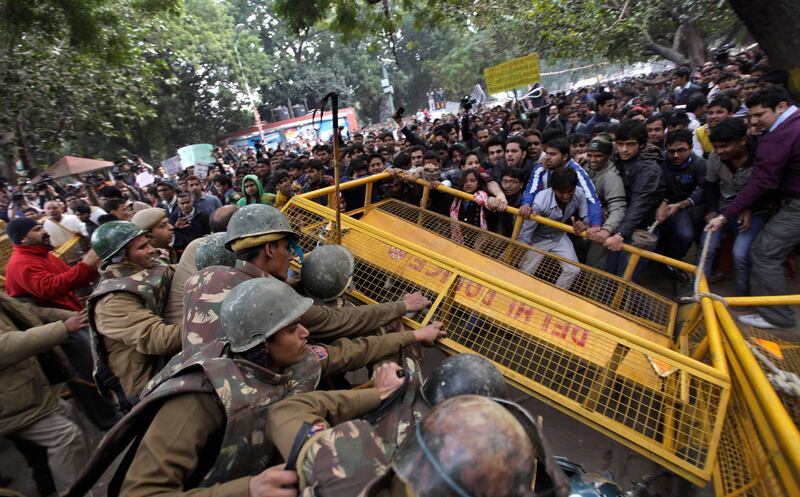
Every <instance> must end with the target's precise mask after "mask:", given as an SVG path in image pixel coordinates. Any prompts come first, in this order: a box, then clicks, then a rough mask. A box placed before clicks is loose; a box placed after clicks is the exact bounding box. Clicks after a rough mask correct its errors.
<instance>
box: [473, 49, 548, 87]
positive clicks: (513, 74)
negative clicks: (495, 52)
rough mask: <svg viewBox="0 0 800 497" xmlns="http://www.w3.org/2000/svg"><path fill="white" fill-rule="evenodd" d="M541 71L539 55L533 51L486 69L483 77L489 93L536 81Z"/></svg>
mask: <svg viewBox="0 0 800 497" xmlns="http://www.w3.org/2000/svg"><path fill="white" fill-rule="evenodd" d="M541 72H542V69H541V67H540V66H539V56H538V55H536V54H535V53H532V54H530V55H526V56H524V57H519V58H517V59H511V60H509V61H506V62H503V63H502V64H498V65H496V66H492V67H488V68H486V69H484V70H483V79H484V80H486V91H487V93H490V94H491V93H500V92H503V91H509V90H513V89H515V88H522V87H524V86H528V85H530V84H533V83H536V82H537V81H539V77H540V74H541Z"/></svg>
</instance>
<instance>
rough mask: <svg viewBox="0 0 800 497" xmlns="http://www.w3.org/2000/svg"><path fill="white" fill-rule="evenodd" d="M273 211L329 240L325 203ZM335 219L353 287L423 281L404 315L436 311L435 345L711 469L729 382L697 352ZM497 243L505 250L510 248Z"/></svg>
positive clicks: (644, 443) (388, 296)
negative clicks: (677, 350) (554, 305)
mask: <svg viewBox="0 0 800 497" xmlns="http://www.w3.org/2000/svg"><path fill="white" fill-rule="evenodd" d="M284 213H285V214H286V216H287V218H288V219H289V221H290V223H291V224H292V226H293V228H294V229H295V230H296V231H297V232H298V233H300V240H299V244H300V245H301V246H302V248H303V250H305V251H310V250H313V249H314V247H316V246H318V244H324V243H333V242H334V230H333V229H332V228H333V224H332V223H331V219H332V218H333V212H332V211H331V210H330V209H327V208H325V207H321V206H319V205H317V204H313V203H312V202H310V201H308V200H307V199H295V200H293V201H292V202H291V203H290V204H289V205H288V206H287V207H286V208H285V209H284ZM342 224H343V230H342V244H343V245H344V246H346V247H348V248H349V249H350V250H351V251H352V252H353V255H354V257H355V260H356V268H355V274H354V278H353V283H354V291H353V293H352V295H353V296H354V297H356V298H358V299H360V300H362V301H366V302H372V301H374V302H389V301H394V300H397V299H399V298H400V297H401V296H402V295H403V294H405V293H408V292H411V291H417V290H419V291H422V292H423V293H424V294H425V295H426V296H427V297H428V298H429V299H430V300H431V301H432V302H433V305H432V306H431V308H430V309H429V310H427V311H424V312H423V313H420V314H418V315H416V316H414V317H412V318H411V319H412V320H413V321H415V322H417V323H418V324H420V325H421V324H424V323H427V322H430V321H432V320H441V321H442V322H443V323H444V327H445V329H446V330H447V332H448V337H447V338H446V339H444V340H442V341H441V344H440V345H441V346H442V347H444V348H445V349H447V350H449V351H455V352H467V351H471V352H474V353H478V354H482V355H484V356H485V357H487V358H489V359H490V360H492V361H494V362H495V364H497V365H498V366H499V367H500V369H501V371H502V372H503V374H504V375H505V377H506V378H507V380H509V381H510V382H512V383H513V384H515V385H516V386H519V387H521V388H523V389H524V390H526V391H528V392H529V393H531V394H533V395H536V396H537V397H539V398H541V399H543V400H545V401H546V402H549V403H551V404H553V405H555V406H556V407H559V408H560V409H562V410H563V411H564V412H566V413H567V414H570V415H571V416H573V417H575V418H576V419H578V420H580V421H582V422H585V423H587V424H589V425H590V426H593V427H595V428H597V429H600V430H602V431H603V432H604V433H606V434H608V435H609V436H612V437H614V438H616V439H617V440H619V441H621V442H622V443H625V444H626V445H628V446H629V447H631V448H633V449H635V450H637V451H639V452H640V453H642V454H643V455H645V456H646V457H650V458H651V459H653V460H656V461H657V462H659V463H661V464H663V465H665V466H666V467H668V468H670V469H671V470H673V471H675V472H677V473H678V474H680V475H681V476H683V477H685V478H687V479H689V480H690V481H694V482H696V483H701V482H702V481H704V480H706V481H707V480H708V479H710V477H711V473H712V468H711V467H710V465H709V458H710V456H711V455H712V454H713V453H714V452H715V451H716V446H717V444H718V441H719V431H720V429H721V421H722V415H723V414H724V412H725V408H726V405H727V397H728V389H729V385H728V383H727V382H725V381H723V380H720V379H718V378H717V377H716V376H713V375H710V374H709V373H708V369H703V365H702V364H700V363H694V361H691V360H682V361H681V360H676V359H675V358H673V357H670V356H668V355H667V354H668V353H669V349H668V347H669V345H668V343H669V342H662V343H665V344H666V345H659V344H656V343H652V344H651V345H648V343H649V342H643V343H644V344H643V343H635V342H631V341H629V340H628V339H626V338H624V336H623V335H617V334H614V333H611V332H609V331H606V330H605V329H602V328H596V327H593V326H591V325H589V324H586V323H585V322H583V321H581V320H579V319H574V318H568V317H567V316H565V315H563V314H560V313H559V312H557V311H554V310H552V309H551V308H548V307H547V301H546V300H545V301H536V302H533V301H531V300H528V299H526V298H524V297H522V296H521V295H519V294H515V293H514V289H513V288H511V287H506V288H500V287H497V286H494V285H493V284H492V283H490V282H488V281H484V280H483V279H482V278H481V277H480V275H479V274H480V273H475V272H472V273H469V274H466V272H465V268H463V267H460V266H459V265H458V262H457V261H453V263H452V264H451V263H447V262H444V260H441V259H435V258H432V257H427V256H424V255H422V253H420V252H417V251H416V249H415V245H414V243H413V240H410V241H407V242H401V241H399V240H398V241H389V240H387V239H386V235H383V234H382V233H384V232H381V231H379V230H377V229H376V228H374V227H373V226H371V225H367V224H364V223H361V222H359V221H355V220H353V219H351V218H349V217H347V216H342ZM487 243H489V242H487ZM505 243H506V245H505V246H504V249H503V250H504V251H505V250H506V249H508V248H509V247H511V249H512V250H520V249H519V248H517V247H516V245H515V244H509V243H508V241H507V240H506V242H505ZM487 246H488V245H487ZM523 249H524V247H523ZM445 260H449V259H445ZM496 276H498V277H501V276H502V275H496ZM641 295H643V298H644V297H648V298H649V296H648V295H647V294H641ZM654 305H657V302H656V304H654ZM636 322H637V323H639V324H640V323H641V322H640V321H639V320H636ZM698 367H699V368H700V369H697V368H698Z"/></svg>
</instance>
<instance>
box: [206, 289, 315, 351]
mask: <svg viewBox="0 0 800 497" xmlns="http://www.w3.org/2000/svg"><path fill="white" fill-rule="evenodd" d="M312 304H313V301H312V300H311V299H309V298H306V297H301V296H300V295H299V294H298V293H297V292H295V291H294V289H293V288H292V287H290V286H289V285H287V284H286V283H284V282H283V281H281V280H279V279H277V278H271V277H268V278H254V279H252V280H247V281H245V282H242V283H240V284H238V285H236V287H234V288H233V290H231V291H230V292H228V295H227V296H226V297H225V300H223V301H222V307H221V308H220V311H219V320H220V325H221V327H222V333H223V335H225V337H226V338H227V341H228V342H229V343H230V344H231V350H232V351H233V352H244V351H246V350H249V349H251V348H253V347H254V346H256V345H258V344H259V343H262V342H263V341H264V340H266V339H267V338H269V337H270V336H272V335H274V334H275V333H277V332H278V331H280V329H281V328H284V327H286V326H288V325H290V324H292V323H293V322H295V321H296V320H298V319H299V318H300V316H302V315H303V314H305V312H306V311H307V310H308V309H309V307H311V305H312Z"/></svg>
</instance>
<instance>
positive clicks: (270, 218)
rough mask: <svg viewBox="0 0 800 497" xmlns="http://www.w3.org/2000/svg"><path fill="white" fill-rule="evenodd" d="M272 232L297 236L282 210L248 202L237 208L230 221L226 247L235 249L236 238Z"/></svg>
mask: <svg viewBox="0 0 800 497" xmlns="http://www.w3.org/2000/svg"><path fill="white" fill-rule="evenodd" d="M272 233H276V234H285V235H287V236H292V237H297V234H296V233H295V232H294V230H292V227H291V225H289V220H288V219H286V216H284V215H283V213H282V212H281V211H279V210H278V209H276V208H275V207H272V206H269V205H264V204H248V205H245V206H244V207H242V208H240V209H239V210H237V211H236V213H235V214H234V215H233V216H232V217H231V220H230V222H228V231H227V237H226V238H225V247H226V248H227V249H228V250H231V251H233V248H232V247H231V245H232V244H233V242H235V241H236V240H240V239H242V238H249V237H251V236H259V235H268V234H272Z"/></svg>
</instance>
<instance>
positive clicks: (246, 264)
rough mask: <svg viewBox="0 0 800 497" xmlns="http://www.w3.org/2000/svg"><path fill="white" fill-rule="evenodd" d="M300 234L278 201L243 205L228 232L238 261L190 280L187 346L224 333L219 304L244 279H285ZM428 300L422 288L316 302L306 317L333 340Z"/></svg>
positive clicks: (317, 332) (315, 331)
mask: <svg viewBox="0 0 800 497" xmlns="http://www.w3.org/2000/svg"><path fill="white" fill-rule="evenodd" d="M296 239H297V234H296V233H295V232H294V230H292V227H291V226H290V225H289V221H288V220H287V219H286V216H284V215H283V214H282V213H281V212H280V211H279V210H277V209H275V208H274V207H271V206H268V205H264V204H250V205H246V206H244V207H242V208H240V209H239V210H238V211H237V212H236V213H235V214H234V215H233V217H232V218H231V220H230V222H229V223H228V231H227V238H226V247H227V248H228V249H229V250H230V251H232V252H233V253H234V254H235V255H236V258H237V259H238V260H237V263H236V267H235V268H226V267H219V266H212V267H208V268H205V269H203V270H202V271H200V272H198V273H197V274H196V275H195V276H193V277H192V278H191V279H189V281H187V283H186V287H185V290H186V295H185V296H184V301H183V302H184V306H183V307H184V319H183V331H182V334H183V337H182V341H183V347H184V348H186V347H187V346H189V345H192V344H199V343H208V342H210V341H213V340H214V339H216V338H218V337H219V336H220V334H221V330H220V326H219V309H220V304H221V302H222V300H223V298H224V296H225V295H226V294H227V292H229V291H230V290H231V289H232V288H234V287H235V286H236V285H238V284H239V283H241V282H243V281H246V280H249V279H252V278H261V277H274V278H278V279H280V280H281V281H286V279H287V278H288V273H289V262H290V261H291V259H292V257H293V256H294V254H295V253H296V252H299V250H300V249H299V247H298V246H297V244H296ZM262 305H267V302H263V303H262ZM428 305H430V302H429V301H428V299H426V298H425V297H424V296H423V295H422V294H421V293H419V292H417V293H412V294H409V295H406V296H405V297H404V298H403V300H402V301H399V302H391V303H385V304H377V305H365V306H358V307H353V308H346V307H345V308H340V309H333V308H330V307H324V306H312V307H310V308H309V310H308V312H307V313H306V314H305V315H304V316H303V318H302V319H301V322H302V324H303V326H305V327H306V328H307V329H308V330H309V331H310V332H311V334H312V337H313V338H314V340H315V341H331V340H334V339H336V338H340V337H345V336H350V337H352V336H360V335H363V334H367V333H370V332H373V331H374V330H376V329H378V328H379V327H381V326H383V325H385V324H388V323H391V322H392V321H394V320H395V319H397V318H399V317H401V316H403V314H405V313H406V312H417V311H420V310H422V309H424V308H425V307H427V306H428Z"/></svg>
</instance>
